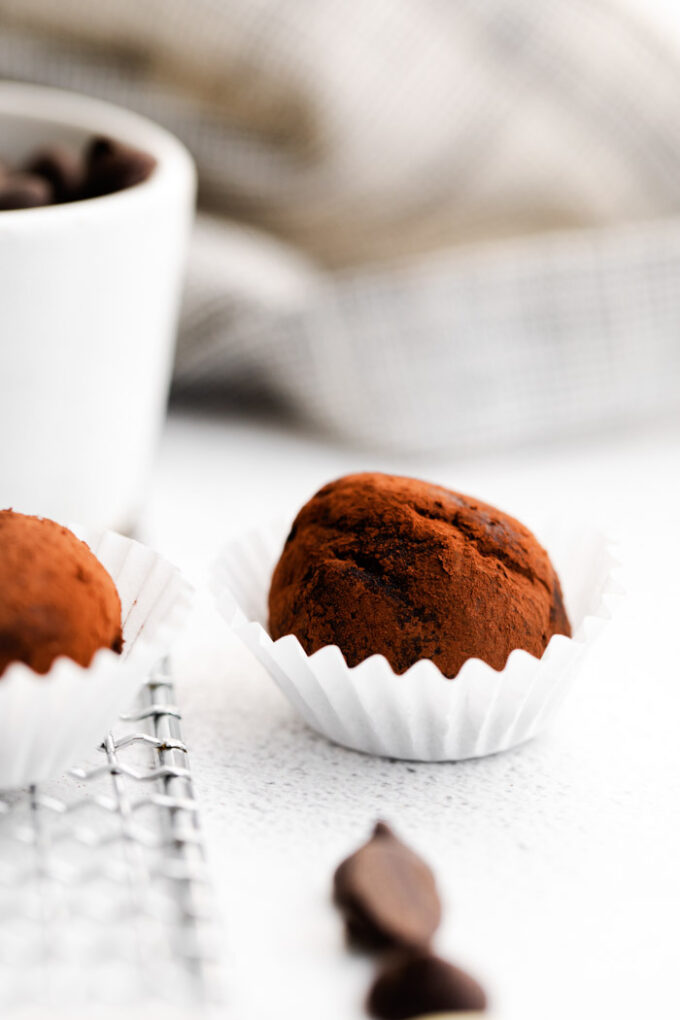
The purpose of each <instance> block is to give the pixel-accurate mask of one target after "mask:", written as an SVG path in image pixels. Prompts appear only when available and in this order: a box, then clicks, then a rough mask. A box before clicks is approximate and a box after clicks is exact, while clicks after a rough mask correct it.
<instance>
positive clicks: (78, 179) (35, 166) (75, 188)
mask: <svg viewBox="0 0 680 1020" xmlns="http://www.w3.org/2000/svg"><path fill="white" fill-rule="evenodd" d="M26 170H27V171H28V172H29V173H32V174H37V175H38V176H39V177H44V178H45V180H46V181H48V182H49V183H50V185H51V186H52V191H53V194H54V200H55V202H73V201H74V200H75V199H77V198H80V197H81V193H82V189H83V184H84V182H85V167H84V165H83V161H82V159H81V158H80V157H79V156H78V155H77V154H76V153H75V152H73V151H72V150H71V149H68V148H67V147H66V146H64V145H50V146H49V147H48V148H45V149H41V150H40V151H39V152H37V153H36V154H35V155H34V156H33V158H32V159H31V160H30V161H29V163H28V164H27V166H26Z"/></svg>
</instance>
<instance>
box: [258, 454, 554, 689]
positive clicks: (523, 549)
mask: <svg viewBox="0 0 680 1020" xmlns="http://www.w3.org/2000/svg"><path fill="white" fill-rule="evenodd" d="M269 629H270V633H271V635H272V637H273V638H274V639H276V638H279V637H282V636H283V635H284V634H295V635H296V636H297V638H298V639H299V641H300V643H301V644H302V646H303V647H304V649H305V651H306V652H307V653H308V654H311V653H313V652H315V651H317V650H318V649H319V648H322V647H323V646H324V645H331V644H337V645H338V646H339V647H340V649H341V651H342V652H343V654H344V656H345V658H346V660H347V662H348V664H349V665H350V666H355V665H357V664H358V663H359V662H361V661H363V659H365V658H367V657H368V656H370V655H373V654H374V653H380V654H382V655H384V656H385V657H386V658H387V659H388V661H389V662H390V664H391V665H392V667H393V669H394V670H395V671H396V672H397V673H403V672H404V671H405V670H407V669H408V668H409V666H411V665H413V663H415V662H417V661H418V660H419V659H432V661H433V662H435V663H436V664H437V666H438V667H439V668H440V669H441V671H442V672H443V673H444V675H445V676H448V677H454V676H455V675H456V674H457V673H458V671H459V670H460V668H461V666H462V665H463V663H464V662H465V661H466V660H467V659H469V658H472V657H474V656H476V657H479V658H481V659H483V660H484V661H485V662H488V663H489V665H491V666H493V667H494V669H502V668H503V666H504V665H505V662H506V660H507V657H508V655H509V654H510V652H511V651H512V650H513V649H515V648H523V649H525V650H526V651H527V652H530V653H531V654H532V655H535V656H540V655H541V654H542V652H543V651H544V649H545V647H546V645H547V644H548V641H549V640H550V638H551V637H552V636H553V634H565V635H567V636H568V635H570V634H571V628H570V625H569V620H568V619H567V614H566V611H565V608H564V604H563V601H562V591H561V588H560V582H559V579H558V577H557V574H556V573H555V570H554V569H553V566H552V564H551V562H550V559H549V558H548V554H547V553H546V551H545V550H544V549H543V548H542V546H541V545H540V544H539V543H538V542H537V540H536V539H535V538H534V536H533V535H532V533H531V532H530V531H529V530H528V529H527V528H525V527H524V525H523V524H520V522H519V521H517V520H515V519H514V518H512V517H509V516H508V515H507V514H504V513H502V512H501V511H500V510H497V509H495V508H494V507H492V506H489V505H488V504H486V503H482V502H481V501H479V500H476V499H473V498H471V497H469V496H463V495H461V494H460V493H457V492H452V491H450V490H448V489H444V488H442V487H440V486H437V485H432V484H429V483H427V482H421V481H418V480H416V479H412V478H401V477H397V476H393V475H384V474H372V473H367V474H356V475H347V476H346V477H344V478H340V479H338V480H337V481H335V482H332V483H330V484H329V485H325V486H324V487H323V488H322V489H321V490H320V491H319V492H317V494H316V495H315V496H313V497H312V499H311V500H310V501H309V502H308V503H307V504H305V506H303V508H302V509H301V510H300V512H299V514H298V516H297V518H296V520H295V523H294V524H293V527H292V529H291V532H290V534H289V536H288V538H287V540H286V544H285V547H284V549H283V552H282V554H281V558H280V560H279V562H278V564H277V566H276V569H275V571H274V575H273V578H272V584H271V589H270V593H269Z"/></svg>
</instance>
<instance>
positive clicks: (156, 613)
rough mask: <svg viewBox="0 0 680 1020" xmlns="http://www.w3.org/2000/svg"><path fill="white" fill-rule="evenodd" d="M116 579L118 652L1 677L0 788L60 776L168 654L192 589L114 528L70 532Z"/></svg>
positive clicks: (22, 668)
mask: <svg viewBox="0 0 680 1020" xmlns="http://www.w3.org/2000/svg"><path fill="white" fill-rule="evenodd" d="M72 530H73V531H74V532H75V533H76V534H77V535H78V537H79V538H82V539H84V540H85V541H86V542H87V544H88V545H89V546H90V548H91V549H92V551H93V553H94V554H95V556H96V557H97V559H99V560H100V561H101V563H103V565H104V566H105V567H106V569H107V570H108V572H109V574H110V575H111V577H112V578H113V581H114V583H115V585H116V587H117V589H118V593H119V595H120V600H121V604H122V611H123V612H122V615H123V638H124V642H125V644H124V647H123V652H122V654H121V655H117V654H116V653H115V652H112V651H110V650H109V649H101V650H100V651H98V652H97V653H96V655H95V656H94V658H93V660H92V662H91V664H90V665H89V666H88V667H87V668H84V667H82V666H79V665H78V664H77V663H76V662H73V660H71V659H67V658H65V657H61V658H59V659H57V660H56V661H55V662H54V664H53V665H52V668H51V669H50V670H49V672H48V673H47V674H44V675H40V674H37V673H35V672H34V671H33V670H32V669H30V668H29V667H28V666H26V665H24V664H23V663H14V664H13V665H11V666H9V667H8V669H7V670H6V671H5V673H4V675H3V676H2V678H0V789H3V790H7V789H16V788H18V787H21V786H26V785H28V784H30V783H39V782H43V781H44V780H46V779H49V778H52V777H55V776H59V775H61V774H62V773H63V772H64V771H65V770H66V769H67V768H69V767H70V766H71V765H74V764H76V762H78V760H79V759H81V758H83V757H85V756H86V755H87V754H88V753H90V752H91V751H92V749H93V748H94V747H96V746H97V744H98V743H100V742H101V740H102V739H103V738H104V736H105V735H106V733H107V732H108V730H109V729H110V728H111V726H112V725H113V724H114V723H115V722H116V720H117V718H118V716H119V715H120V713H121V712H122V711H124V710H125V709H126V708H127V707H128V706H129V705H130V703H131V701H132V699H133V698H134V696H135V694H136V693H137V691H138V689H139V688H140V687H141V685H142V683H143V682H144V680H145V679H146V677H147V676H148V673H149V670H150V669H151V667H152V666H153V664H154V663H155V662H156V661H158V659H160V658H161V657H162V656H163V655H164V654H165V653H166V652H167V650H168V648H169V646H170V644H171V642H172V639H173V637H174V635H175V633H176V632H177V628H178V627H179V625H180V624H181V623H182V621H183V619H184V618H185V617H186V614H187V612H188V609H189V607H190V605H191V590H192V589H191V586H190V585H189V584H188V582H187V581H185V580H184V578H183V577H182V575H181V574H180V573H179V571H178V570H177V568H176V567H173V566H172V565H171V564H170V563H168V562H167V561H166V560H164V559H163V558H162V557H161V556H159V555H158V554H157V553H155V552H153V550H151V549H149V548H147V547H146V546H143V545H141V544H140V543H139V542H135V541H133V540H132V539H129V538H124V537H123V536H122V535H118V534H116V533H115V532H112V531H105V532H101V531H88V530H87V529H85V528H79V527H73V528H72Z"/></svg>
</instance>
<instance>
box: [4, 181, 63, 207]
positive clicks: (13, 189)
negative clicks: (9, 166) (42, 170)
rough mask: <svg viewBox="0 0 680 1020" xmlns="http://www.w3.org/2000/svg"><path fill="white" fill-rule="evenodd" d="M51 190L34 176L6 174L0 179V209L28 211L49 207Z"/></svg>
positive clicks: (45, 182)
mask: <svg viewBox="0 0 680 1020" xmlns="http://www.w3.org/2000/svg"><path fill="white" fill-rule="evenodd" d="M51 201H52V188H51V187H50V185H49V184H48V183H47V181H46V180H45V179H44V178H43V177H37V176H36V175H35V174H8V175H7V176H6V177H2V178H0V209H3V210H8V209H30V208H33V207H34V206H39V205H49V204H50V202H51Z"/></svg>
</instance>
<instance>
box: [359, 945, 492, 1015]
mask: <svg viewBox="0 0 680 1020" xmlns="http://www.w3.org/2000/svg"><path fill="white" fill-rule="evenodd" d="M366 1008H367V1010H368V1012H369V1013H370V1014H371V1016H374V1017H378V1018H379V1020H409V1018H410V1017H422V1016H427V1015H429V1014H433V1013H443V1012H452V1013H457V1012H467V1011H475V1010H479V1011H483V1010H485V1009H486V994H485V992H484V989H483V988H482V987H481V985H479V984H478V983H477V982H476V981H475V979H474V978H473V977H471V976H470V975H469V974H466V973H465V971H464V970H460V969H459V968H458V967H454V966H453V964H451V963H447V962H446V961H445V960H440V959H439V957H437V956H432V955H431V954H430V953H426V952H421V953H410V954H406V955H402V956H400V957H398V958H396V959H395V960H392V961H391V962H390V963H388V964H387V966H386V967H385V968H384V969H383V970H382V971H381V972H380V973H379V974H378V977H377V978H376V979H375V981H374V983H373V987H372V988H371V991H370V992H369V995H368V999H367V1001H366Z"/></svg>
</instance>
